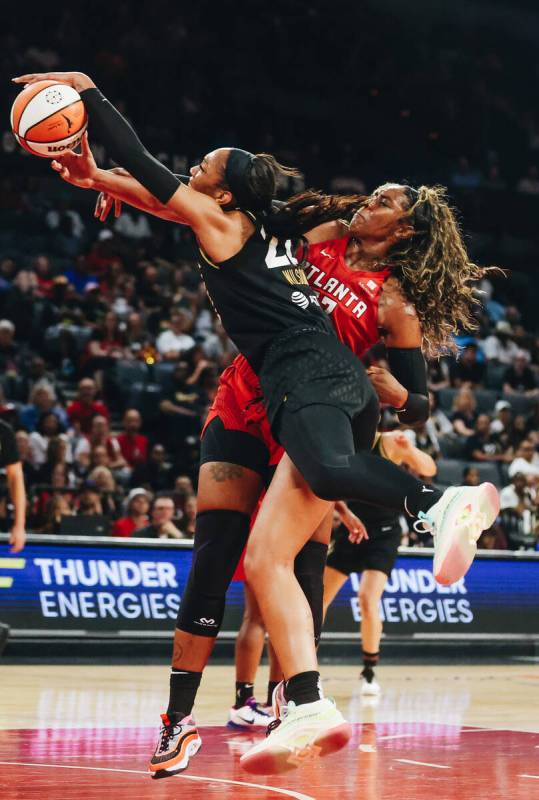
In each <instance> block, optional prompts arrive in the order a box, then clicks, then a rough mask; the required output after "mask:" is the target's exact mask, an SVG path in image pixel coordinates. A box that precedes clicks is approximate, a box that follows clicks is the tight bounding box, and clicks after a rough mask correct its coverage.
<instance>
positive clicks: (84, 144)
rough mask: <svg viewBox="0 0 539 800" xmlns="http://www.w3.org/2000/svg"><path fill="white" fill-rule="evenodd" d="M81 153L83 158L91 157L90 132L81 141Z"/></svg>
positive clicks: (84, 134) (86, 132)
mask: <svg viewBox="0 0 539 800" xmlns="http://www.w3.org/2000/svg"><path fill="white" fill-rule="evenodd" d="M80 151H81V153H82V155H83V156H91V155H92V151H91V150H90V143H89V142H88V131H85V132H84V133H83V135H82V139H81V141H80Z"/></svg>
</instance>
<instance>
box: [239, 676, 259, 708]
mask: <svg viewBox="0 0 539 800" xmlns="http://www.w3.org/2000/svg"><path fill="white" fill-rule="evenodd" d="M254 693H255V685H254V683H245V681H236V701H235V703H234V708H241V707H242V706H244V705H245V703H246V702H247V700H249V699H250V698H251V697H253V695H254Z"/></svg>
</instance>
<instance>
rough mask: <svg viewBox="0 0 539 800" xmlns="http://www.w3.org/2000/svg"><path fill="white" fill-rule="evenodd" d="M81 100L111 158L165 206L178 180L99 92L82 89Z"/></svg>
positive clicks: (175, 188)
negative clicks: (149, 150)
mask: <svg viewBox="0 0 539 800" xmlns="http://www.w3.org/2000/svg"><path fill="white" fill-rule="evenodd" d="M81 98H82V100H83V101H84V105H85V106H86V108H87V110H88V116H89V117H90V120H91V123H92V127H95V130H96V131H97V134H98V136H99V138H100V139H101V141H102V142H103V144H104V145H105V147H106V148H107V152H108V154H109V155H110V157H111V158H112V159H114V161H116V163H117V164H119V165H120V166H121V167H124V169H126V170H127V171H128V172H130V173H131V175H132V176H133V177H134V178H136V179H137V181H139V183H141V184H142V185H143V186H144V187H145V188H146V189H147V190H148V191H149V192H151V193H152V194H153V195H154V197H157V199H158V200H160V201H161V202H162V203H168V201H169V200H170V198H171V197H172V195H173V194H174V193H175V192H176V190H177V188H178V186H180V181H179V180H178V178H177V177H176V176H175V175H173V173H172V172H171V171H170V170H169V169H167V168H166V167H165V166H164V164H161V162H160V161H158V160H157V159H156V158H154V157H153V156H152V155H151V154H150V153H149V152H148V151H147V150H146V148H145V147H144V145H143V144H142V142H141V141H140V139H139V138H138V136H137V134H136V133H135V131H134V130H133V128H132V127H131V125H130V124H129V123H128V122H127V120H125V119H124V118H123V117H122V115H121V114H120V112H119V111H117V110H116V109H115V108H114V106H113V105H112V103H110V102H109V101H108V100H107V98H106V97H103V95H102V94H101V92H100V91H99V89H85V90H84V91H83V92H81Z"/></svg>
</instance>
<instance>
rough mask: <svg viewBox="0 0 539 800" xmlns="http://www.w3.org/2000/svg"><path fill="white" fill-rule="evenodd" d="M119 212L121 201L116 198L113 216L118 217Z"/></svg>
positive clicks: (120, 211)
mask: <svg viewBox="0 0 539 800" xmlns="http://www.w3.org/2000/svg"><path fill="white" fill-rule="evenodd" d="M121 213H122V201H121V200H118V199H117V198H116V200H115V201H114V216H115V217H116V219H118V217H119V216H120V214H121Z"/></svg>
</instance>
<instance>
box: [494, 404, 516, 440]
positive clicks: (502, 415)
mask: <svg viewBox="0 0 539 800" xmlns="http://www.w3.org/2000/svg"><path fill="white" fill-rule="evenodd" d="M494 412H495V414H496V419H493V420H492V422H491V423H490V430H491V432H492V433H495V434H497V435H498V436H499V435H500V434H502V433H506V434H508V435H509V434H510V432H511V429H512V423H513V410H512V408H511V403H509V402H508V401H507V400H498V402H497V403H496V405H495V406H494Z"/></svg>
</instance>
